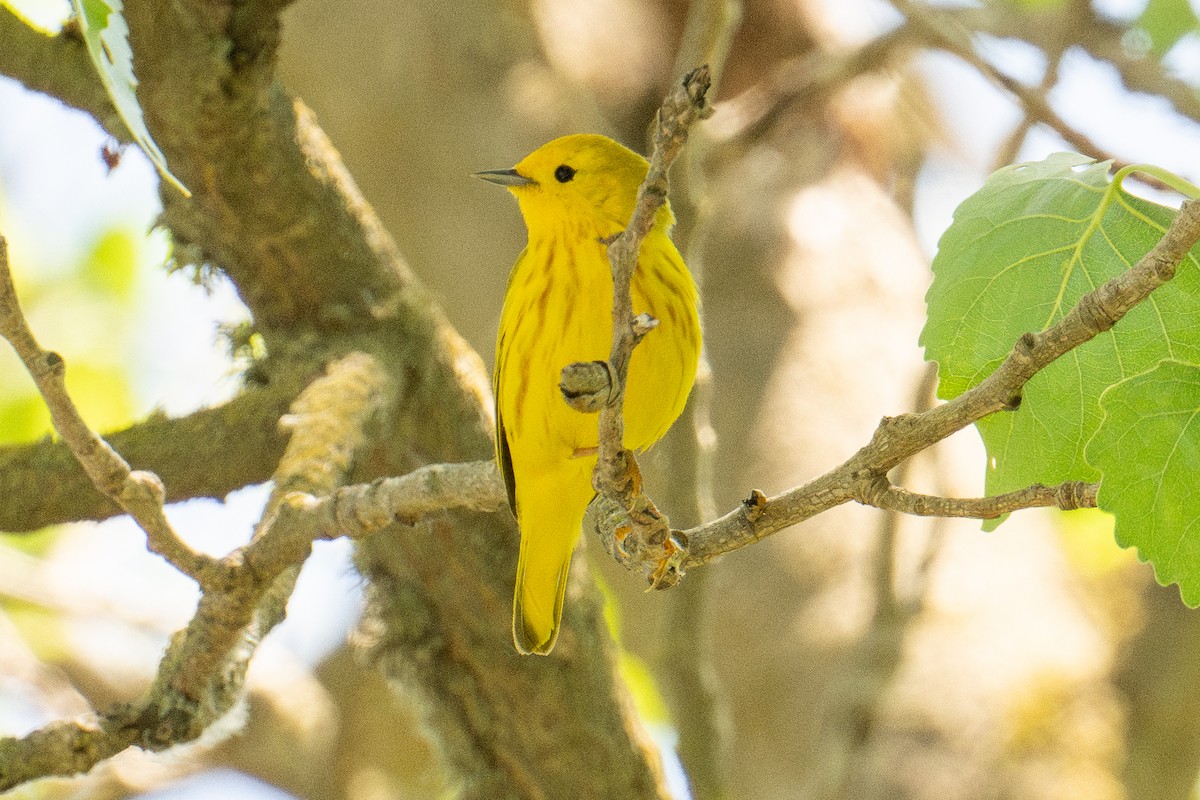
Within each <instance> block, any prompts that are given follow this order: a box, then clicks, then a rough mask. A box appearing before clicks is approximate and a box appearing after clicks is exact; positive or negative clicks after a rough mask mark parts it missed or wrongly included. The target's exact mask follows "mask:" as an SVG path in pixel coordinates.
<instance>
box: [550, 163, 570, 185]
mask: <svg viewBox="0 0 1200 800" xmlns="http://www.w3.org/2000/svg"><path fill="white" fill-rule="evenodd" d="M574 177H575V168H574V167H568V166H567V165H566V164H559V165H558V169H556V170H554V180H556V181H558V182H559V183H566V182H567V181H569V180H571V178H574Z"/></svg>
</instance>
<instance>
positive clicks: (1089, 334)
mask: <svg viewBox="0 0 1200 800" xmlns="http://www.w3.org/2000/svg"><path fill="white" fill-rule="evenodd" d="M1197 241H1200V201H1193V200H1190V201H1186V202H1185V203H1184V204H1183V206H1182V208H1180V210H1179V213H1178V214H1177V215H1176V217H1175V219H1174V220H1173V221H1172V222H1171V225H1170V227H1169V228H1168V229H1167V231H1166V233H1165V234H1164V235H1163V237H1162V239H1160V240H1159V242H1158V244H1156V245H1155V246H1154V247H1153V248H1152V249H1151V250H1150V252H1148V253H1147V254H1146V255H1145V256H1143V257H1142V258H1141V259H1140V260H1139V261H1138V262H1137V264H1135V265H1134V266H1133V267H1131V268H1129V269H1128V270H1126V271H1125V272H1123V273H1121V274H1120V275H1118V276H1116V277H1115V278H1113V279H1111V280H1109V281H1108V282H1107V283H1105V284H1103V285H1101V286H1099V287H1097V288H1096V289H1094V290H1092V291H1091V292H1088V293H1087V294H1085V295H1084V296H1083V297H1081V298H1080V299H1079V302H1078V303H1076V305H1075V307H1074V308H1072V309H1071V311H1070V312H1069V313H1068V314H1067V315H1066V316H1065V317H1063V318H1062V319H1061V320H1059V321H1058V322H1057V323H1055V324H1054V325H1052V326H1050V327H1049V328H1047V329H1046V330H1044V331H1042V332H1040V333H1026V334H1025V335H1024V336H1022V337H1021V338H1020V339H1019V340H1018V341H1017V342H1016V344H1015V345H1014V346H1013V349H1012V351H1011V352H1010V353H1009V354H1008V356H1007V357H1006V358H1005V359H1004V361H1003V362H1002V363H1001V364H1000V366H999V367H997V368H996V370H995V371H994V372H993V373H992V374H991V375H989V376H988V377H987V378H985V379H984V380H983V381H982V382H981V383H979V384H978V385H977V386H975V387H973V388H971V389H969V390H968V391H966V392H964V393H962V394H961V395H959V396H958V397H956V398H954V399H953V400H950V401H949V402H947V403H944V404H942V405H940V406H937V407H935V408H933V409H931V410H929V411H926V412H923V413H921V414H905V415H902V416H899V417H885V418H884V419H883V421H882V422H881V423H880V424H879V427H878V428H877V429H876V431H875V434H874V436H873V437H872V439H871V442H870V443H869V444H868V445H867V446H865V447H863V448H862V449H861V450H859V451H858V452H857V453H856V454H855V455H854V456H853V457H852V458H850V459H849V460H848V461H846V462H845V463H843V464H842V465H841V466H839V467H836V468H835V469H833V470H832V471H830V472H828V473H826V474H825V475H822V476H821V477H819V478H816V479H814V480H813V481H810V482H809V483H807V484H805V485H803V486H800V487H798V488H796V489H792V490H790V491H788V492H784V493H782V494H780V495H777V496H776V497H773V498H770V499H767V498H765V497H764V496H763V495H762V494H761V493H759V492H755V493H754V494H753V495H751V497H750V499H749V500H747V501H745V502H744V503H743V504H742V506H741V507H739V508H737V509H735V510H734V511H732V512H730V513H728V514H726V515H725V516H724V517H722V518H721V519H719V520H716V521H714V522H711V523H709V524H706V525H703V526H700V527H699V528H693V529H691V530H688V531H684V532H682V534H681V535H680V536H679V538H680V540H681V543H682V544H684V545H685V546H686V547H687V554H686V555H685V556H684V558H683V559H682V561H681V567H682V568H685V569H686V568H689V567H693V566H697V565H699V564H703V563H706V562H707V561H710V560H711V559H713V558H715V557H716V556H718V555H720V554H722V553H727V552H729V551H731V550H736V549H737V548H739V547H744V546H745V545H747V544H750V543H752V542H756V541H758V540H760V539H763V538H765V537H766V536H769V535H770V534H772V533H775V532H777V531H779V530H782V529H784V528H787V527H790V526H792V525H795V524H796V523H798V522H802V521H804V520H806V519H808V518H809V517H812V516H814V515H815V514H818V513H820V512H822V511H825V510H827V509H829V508H832V507H834V506H836V505H840V504H842V503H844V502H847V501H848V500H857V501H859V502H864V503H867V504H870V503H869V500H868V498H870V497H872V496H873V495H874V493H875V492H876V488H875V487H877V486H878V481H879V478H880V476H882V475H886V473H887V471H888V470H890V469H891V468H892V467H894V466H896V465H897V464H899V463H900V462H902V461H904V460H905V459H907V458H909V457H910V456H912V455H913V454H915V453H917V452H920V451H921V450H923V449H924V448H926V447H928V446H929V445H931V444H933V443H934V442H938V441H941V440H942V439H944V438H946V437H947V436H949V435H950V434H952V433H954V432H956V431H959V430H962V429H963V428H965V427H966V426H968V425H970V424H972V423H974V422H976V421H977V420H980V419H982V418H983V417H986V416H987V415H989V414H992V413H995V412H997V411H1003V410H1005V409H1007V408H1011V407H1012V406H1013V403H1014V400H1015V399H1016V398H1019V396H1020V393H1021V390H1022V388H1023V387H1024V386H1025V384H1026V383H1027V382H1028V381H1029V379H1030V378H1032V377H1033V376H1034V375H1035V374H1036V373H1037V372H1038V371H1039V370H1041V369H1042V368H1044V367H1045V366H1047V365H1048V364H1050V363H1051V362H1053V361H1054V360H1055V359H1057V358H1059V357H1061V356H1062V355H1064V354H1065V353H1067V352H1069V351H1071V350H1072V349H1074V348H1076V347H1078V346H1079V345H1081V344H1083V343H1084V342H1086V341H1088V340H1089V339H1091V338H1093V337H1094V336H1096V335H1098V334H1100V333H1102V332H1104V331H1106V330H1108V329H1110V328H1111V327H1112V326H1113V325H1115V324H1116V323H1117V322H1118V321H1119V320H1120V319H1121V318H1122V317H1123V316H1125V314H1126V313H1128V311H1129V310H1130V309H1132V308H1133V307H1134V306H1136V305H1137V304H1138V303H1140V302H1141V301H1143V300H1145V299H1146V298H1147V297H1149V296H1150V293H1151V292H1153V291H1154V290H1155V289H1157V288H1158V287H1159V286H1161V285H1162V284H1164V283H1166V282H1167V281H1169V280H1170V279H1171V278H1173V277H1174V275H1175V270H1176V269H1177V268H1178V266H1179V264H1180V262H1182V260H1183V258H1184V256H1186V255H1187V253H1188V251H1189V250H1191V248H1192V247H1193V246H1194V245H1195V244H1196V242H1197ZM1085 494H1086V493H1085ZM1081 496H1082V495H1081ZM610 513H611V511H610ZM624 544H625V549H626V550H627V551H628V552H629V553H630V555H631V557H632V558H634V559H635V560H637V561H639V562H640V563H641V564H642V566H643V567H644V568H649V567H650V565H653V564H657V562H658V561H659V560H660V559H661V558H662V557H663V550H664V548H663V547H662V546H661V545H659V546H657V547H654V546H651V547H649V548H648V551H647V552H643V549H644V548H647V546H646V545H645V544H643V543H641V542H636V541H635V542H631V541H630V538H629V537H627V538H626V540H625V542H624Z"/></svg>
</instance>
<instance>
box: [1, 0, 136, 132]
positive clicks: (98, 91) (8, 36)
mask: <svg viewBox="0 0 1200 800" xmlns="http://www.w3.org/2000/svg"><path fill="white" fill-rule="evenodd" d="M0 42H4V46H3V47H0V75H7V76H9V77H10V78H15V79H16V80H17V81H19V82H20V83H21V84H23V85H24V86H25V88H27V89H30V90H31V91H35V92H42V93H44V94H48V95H50V96H51V97H54V98H57V99H59V100H61V101H62V102H64V103H66V104H67V105H69V106H72V107H73V108H78V109H79V110H81V111H85V112H87V113H88V114H91V115H92V117H93V118H94V119H95V120H96V122H98V123H99V124H100V125H101V127H103V128H104V129H105V130H106V131H108V132H109V133H110V134H111V135H112V136H114V137H115V138H117V139H118V140H120V141H122V142H131V141H133V137H132V136H130V134H129V129H128V128H127V127H126V126H125V121H124V120H122V119H121V115H120V114H118V113H117V109H116V106H114V105H113V103H112V100H111V98H109V96H108V92H106V91H105V90H104V85H103V84H102V83H101V82H100V76H99V75H97V74H96V68H95V67H94V66H93V65H92V60H91V57H90V56H89V55H88V52H87V47H86V46H85V45H84V43H83V39H82V38H80V36H79V32H78V31H77V30H76V29H74V28H70V27H68V28H64V29H63V30H62V32H60V33H58V34H54V35H50V34H45V33H42V32H41V31H37V30H34V29H33V28H31V27H30V26H29V25H28V24H26V23H25V21H24V20H22V19H21V18H20V17H18V16H17V15H16V14H15V13H13V11H12V10H11V9H10V8H9V7H8V6H7V5H0Z"/></svg>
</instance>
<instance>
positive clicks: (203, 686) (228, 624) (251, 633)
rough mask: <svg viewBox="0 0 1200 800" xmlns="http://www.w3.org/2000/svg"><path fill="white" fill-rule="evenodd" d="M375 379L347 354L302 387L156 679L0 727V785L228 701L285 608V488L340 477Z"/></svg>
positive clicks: (86, 764)
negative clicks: (248, 538)
mask: <svg viewBox="0 0 1200 800" xmlns="http://www.w3.org/2000/svg"><path fill="white" fill-rule="evenodd" d="M384 383H385V379H384V376H383V374H382V371H381V370H380V369H379V368H378V365H377V364H375V363H374V362H373V360H372V359H370V358H368V357H365V356H361V355H351V356H348V357H346V358H344V359H342V360H341V361H339V362H336V363H334V364H332V365H331V366H330V368H329V371H328V372H327V374H326V375H325V376H323V377H321V378H319V379H318V380H316V381H314V382H313V383H312V385H311V386H309V387H308V389H306V390H305V392H303V393H302V394H301V396H300V397H299V398H298V399H297V401H296V403H295V404H294V406H293V415H292V417H291V419H290V422H289V424H290V425H291V426H292V427H293V429H294V433H293V436H292V440H291V442H289V444H288V448H287V451H286V452H285V454H284V457H283V459H282V460H281V462H280V468H279V470H278V472H277V473H276V475H275V480H276V488H275V490H274V491H273V492H272V496H271V498H270V499H269V500H268V503H267V509H266V512H265V514H264V517H263V522H262V523H261V524H260V527H259V530H258V532H257V533H256V535H255V538H254V539H253V541H252V542H251V543H250V544H248V545H246V546H244V547H240V548H238V549H236V550H234V551H233V552H231V553H230V554H229V555H227V556H225V557H224V558H222V559H220V561H219V562H209V563H206V564H205V566H204V569H203V570H202V571H201V576H200V577H201V584H202V589H203V595H202V596H201V599H200V603H199V606H198V608H197V610H196V615H195V616H194V617H193V618H192V620H191V622H190V623H189V624H188V626H187V628H186V629H185V630H184V631H182V632H181V633H179V634H177V635H176V636H175V637H174V638H173V639H172V641H171V644H170V645H169V646H168V648H167V652H166V653H165V654H164V656H163V659H162V662H161V664H160V666H159V670H158V674H157V676H156V677H155V680H154V683H153V684H152V685H151V686H150V688H149V689H148V690H147V691H146V692H145V694H143V696H142V698H141V699H139V700H138V701H137V702H136V703H134V704H131V705H119V706H116V707H114V708H112V709H110V710H108V711H106V712H103V713H100V714H96V715H88V716H85V717H84V718H82V719H76V720H70V721H61V722H55V723H52V724H50V725H47V726H46V727H44V728H41V729H39V730H36V731H34V732H32V733H30V734H28V735H27V736H25V737H22V738H0V792H2V791H5V790H7V789H11V788H12V787H14V786H17V785H19V784H21V783H24V782H26V781H29V780H33V779H35V778H39V777H45V776H48V775H73V774H76V773H79V772H85V771H87V770H88V769H90V768H91V767H92V766H94V765H95V764H97V763H98V762H100V761H102V760H105V759H107V758H111V757H112V756H114V755H116V754H117V753H119V752H121V751H122V750H124V749H125V748H127V747H129V746H131V745H134V744H136V745H138V746H140V747H143V748H145V749H148V750H163V749H166V748H169V747H172V746H174V745H177V744H180V743H182V742H187V741H191V740H193V739H195V738H196V737H198V736H199V735H200V734H201V733H203V732H204V731H205V730H206V729H207V728H208V727H209V726H210V725H211V724H212V723H213V722H214V721H215V720H217V719H219V718H220V717H221V716H222V715H224V714H225V713H226V712H228V711H229V710H230V709H231V708H232V707H233V706H234V704H235V703H236V702H237V701H238V699H239V698H240V696H241V690H242V686H243V682H244V679H245V673H246V668H247V666H248V664H249V661H250V658H251V657H252V655H253V654H254V651H255V649H256V647H257V645H258V643H259V642H260V641H261V640H262V638H263V637H264V636H265V635H266V634H267V633H268V632H269V631H270V630H271V628H273V627H274V626H275V625H276V624H277V623H278V622H279V621H281V620H282V619H283V615H284V608H285V606H286V603H287V598H288V596H289V595H290V594H291V590H292V586H293V585H294V582H295V576H296V575H297V574H298V571H299V565H300V564H301V563H302V562H303V561H304V559H305V558H306V557H307V556H308V553H309V550H310V548H311V541H306V540H304V539H303V538H302V537H298V536H296V535H294V534H293V533H292V532H291V531H290V530H288V529H287V527H286V525H285V524H284V522H281V520H284V517H285V515H281V514H278V513H277V512H278V511H279V508H280V506H281V505H282V503H283V499H284V497H285V496H287V495H288V494H289V493H292V492H295V491H305V492H310V493H322V494H323V493H327V492H329V491H332V490H333V489H334V488H335V487H336V486H337V484H338V483H340V482H341V481H343V480H344V478H345V476H346V474H347V470H348V469H349V467H350V464H351V461H352V456H353V453H354V452H355V451H356V450H357V449H358V448H360V447H361V446H362V445H363V444H364V443H365V442H366V441H367V438H366V435H365V430H366V428H367V426H368V425H369V423H370V422H371V421H372V419H373V418H374V417H375V416H376V415H377V414H378V413H379V411H380V409H381V407H382V406H383V405H385V403H384V398H385V396H386V391H385V390H384V388H383V387H384ZM92 435H93V436H94V434H92ZM97 438H98V437H97Z"/></svg>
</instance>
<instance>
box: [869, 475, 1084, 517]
mask: <svg viewBox="0 0 1200 800" xmlns="http://www.w3.org/2000/svg"><path fill="white" fill-rule="evenodd" d="M1099 490H1100V484H1098V483H1088V482H1087V481H1066V482H1064V483H1060V484H1058V485H1057V486H1044V485H1042V484H1040V483H1037V484H1034V485H1033V486H1026V487H1025V488H1024V489H1018V490H1017V491H1015V492H1005V493H1004V494H998V495H994V496H992V497H971V498H958V497H955V498H950V497H935V496H931V495H927V494H916V493H915V492H910V491H908V490H907V489H901V488H900V487H898V486H886V487H884V488H883V490H882V491H881V492H880V493H879V494H876V495H872V496H870V497H866V498H862V502H864V504H865V505H871V506H875V507H876V508H883V509H889V510H891V511H896V512H899V513H902V514H911V515H913V516H918V517H967V518H970V519H996V518H998V517H1002V516H1004V515H1005V514H1011V513H1012V512H1013V511H1017V510H1020V509H1023V508H1058V509H1062V510H1063V511H1074V510H1075V509H1077V508H1095V507H1096V493H1097V492H1098V491H1099Z"/></svg>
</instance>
